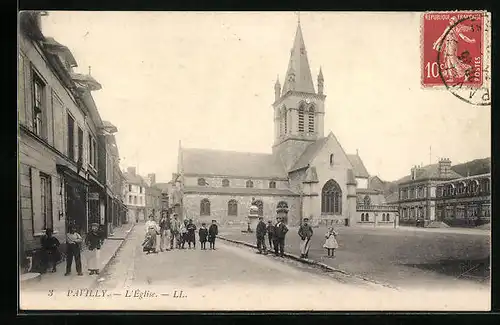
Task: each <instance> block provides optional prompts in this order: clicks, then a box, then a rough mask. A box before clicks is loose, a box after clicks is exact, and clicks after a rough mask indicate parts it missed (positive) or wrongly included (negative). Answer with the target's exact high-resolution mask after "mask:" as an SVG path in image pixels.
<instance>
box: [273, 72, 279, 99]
mask: <svg viewBox="0 0 500 325" xmlns="http://www.w3.org/2000/svg"><path fill="white" fill-rule="evenodd" d="M280 97H281V84H280V76H279V75H278V76H277V77H276V83H275V84H274V100H275V101H278V99H280Z"/></svg>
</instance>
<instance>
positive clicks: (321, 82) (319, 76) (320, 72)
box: [318, 67, 325, 95]
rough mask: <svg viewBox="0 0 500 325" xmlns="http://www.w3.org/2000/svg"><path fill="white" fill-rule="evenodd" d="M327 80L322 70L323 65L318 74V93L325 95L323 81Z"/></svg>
mask: <svg viewBox="0 0 500 325" xmlns="http://www.w3.org/2000/svg"><path fill="white" fill-rule="evenodd" d="M324 82H325V79H324V78H323V70H321V67H319V74H318V94H320V95H323V83H324Z"/></svg>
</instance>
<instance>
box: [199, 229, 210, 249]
mask: <svg viewBox="0 0 500 325" xmlns="http://www.w3.org/2000/svg"><path fill="white" fill-rule="evenodd" d="M198 237H199V238H200V243H201V249H203V250H205V249H207V237H208V229H207V224H206V223H202V224H201V228H200V230H198Z"/></svg>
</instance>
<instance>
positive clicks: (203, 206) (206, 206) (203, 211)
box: [200, 199, 210, 216]
mask: <svg viewBox="0 0 500 325" xmlns="http://www.w3.org/2000/svg"><path fill="white" fill-rule="evenodd" d="M209 215H210V201H209V200H208V199H203V200H201V202H200V216H209Z"/></svg>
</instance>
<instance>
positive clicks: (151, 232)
mask: <svg viewBox="0 0 500 325" xmlns="http://www.w3.org/2000/svg"><path fill="white" fill-rule="evenodd" d="M159 232H160V228H159V227H158V224H157V223H156V221H155V220H154V216H153V215H150V216H149V220H148V221H146V238H145V240H144V243H143V246H144V249H143V250H144V251H145V252H148V253H151V252H152V253H156V237H157V236H158V234H159Z"/></svg>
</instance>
